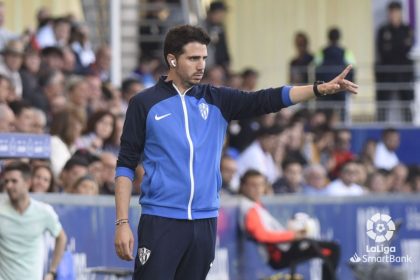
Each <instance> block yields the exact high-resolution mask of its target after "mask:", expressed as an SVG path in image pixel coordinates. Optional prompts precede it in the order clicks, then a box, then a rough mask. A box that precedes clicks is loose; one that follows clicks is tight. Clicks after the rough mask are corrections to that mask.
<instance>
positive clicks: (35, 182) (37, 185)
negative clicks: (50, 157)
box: [29, 165, 56, 193]
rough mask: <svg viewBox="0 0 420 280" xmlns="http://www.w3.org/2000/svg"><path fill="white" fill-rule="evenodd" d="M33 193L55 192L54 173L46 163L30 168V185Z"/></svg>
mask: <svg viewBox="0 0 420 280" xmlns="http://www.w3.org/2000/svg"><path fill="white" fill-rule="evenodd" d="M29 190H30V191H31V192H34V193H46V192H55V191H56V189H55V181H54V175H53V173H52V170H51V168H50V167H49V166H48V165H38V166H36V167H35V168H34V169H33V170H32V177H31V186H30V189H29Z"/></svg>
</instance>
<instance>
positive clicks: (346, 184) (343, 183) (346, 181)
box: [325, 161, 366, 196]
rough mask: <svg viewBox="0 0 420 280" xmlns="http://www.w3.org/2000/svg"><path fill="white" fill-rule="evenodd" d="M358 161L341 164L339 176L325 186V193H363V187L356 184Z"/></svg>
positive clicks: (342, 194)
mask: <svg viewBox="0 0 420 280" xmlns="http://www.w3.org/2000/svg"><path fill="white" fill-rule="evenodd" d="M358 168H359V166H358V163H357V162H355V161H348V162H346V163H344V165H342V167H341V170H340V173H339V177H338V178H337V179H335V180H334V181H332V182H331V183H329V184H328V185H327V187H326V188H325V194H326V195H331V196H335V195H336V196H353V195H355V196H356V195H363V194H365V193H366V190H365V189H364V187H362V186H360V185H358V184H357V183H356V181H357V174H358Z"/></svg>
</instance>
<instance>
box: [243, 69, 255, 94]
mask: <svg viewBox="0 0 420 280" xmlns="http://www.w3.org/2000/svg"><path fill="white" fill-rule="evenodd" d="M241 76H242V86H241V89H242V90H244V91H249V92H251V91H255V89H256V88H257V83H258V76H259V75H258V72H257V70H255V69H252V68H247V69H245V70H244V71H243V72H242V74H241Z"/></svg>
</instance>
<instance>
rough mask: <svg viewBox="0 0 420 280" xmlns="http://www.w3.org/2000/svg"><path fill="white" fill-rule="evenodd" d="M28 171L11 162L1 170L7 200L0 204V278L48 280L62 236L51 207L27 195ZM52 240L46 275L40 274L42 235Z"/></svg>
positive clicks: (63, 242)
mask: <svg viewBox="0 0 420 280" xmlns="http://www.w3.org/2000/svg"><path fill="white" fill-rule="evenodd" d="M30 181H31V171H30V167H29V165H28V164H26V163H24V162H21V161H13V162H11V163H9V164H8V165H6V166H5V168H4V171H3V183H4V186H3V187H4V189H5V190H6V191H7V194H8V196H9V200H7V201H5V202H2V203H0V279H2V280H15V279H34V280H41V279H44V280H52V279H55V277H56V271H57V266H58V264H59V262H60V259H61V257H62V255H63V253H64V248H65V245H66V242H67V237H66V234H65V233H64V230H63V228H62V226H61V224H60V222H59V220H58V216H57V214H56V213H55V212H54V210H53V208H52V207H51V206H50V205H48V204H45V203H43V202H39V201H36V200H34V199H32V198H30V196H29V186H30ZM45 231H48V232H49V233H50V234H51V235H52V236H54V237H55V248H54V251H53V256H52V260H51V264H50V266H49V271H48V273H47V274H46V275H45V276H44V277H42V274H43V267H44V265H43V259H44V258H43V257H42V256H40V252H42V249H43V246H44V244H43V236H44V232H45Z"/></svg>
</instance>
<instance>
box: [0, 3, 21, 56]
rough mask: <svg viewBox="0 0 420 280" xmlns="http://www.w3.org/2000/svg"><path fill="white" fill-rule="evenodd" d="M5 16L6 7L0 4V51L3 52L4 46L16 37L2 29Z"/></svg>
mask: <svg viewBox="0 0 420 280" xmlns="http://www.w3.org/2000/svg"><path fill="white" fill-rule="evenodd" d="M5 15H6V7H5V5H4V2H3V1H1V2H0V51H2V50H3V48H4V47H5V46H6V44H7V43H8V42H9V41H10V40H14V39H17V37H18V36H17V35H16V34H14V33H13V32H11V31H9V30H7V29H6V28H4V27H3V26H4V21H5Z"/></svg>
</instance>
